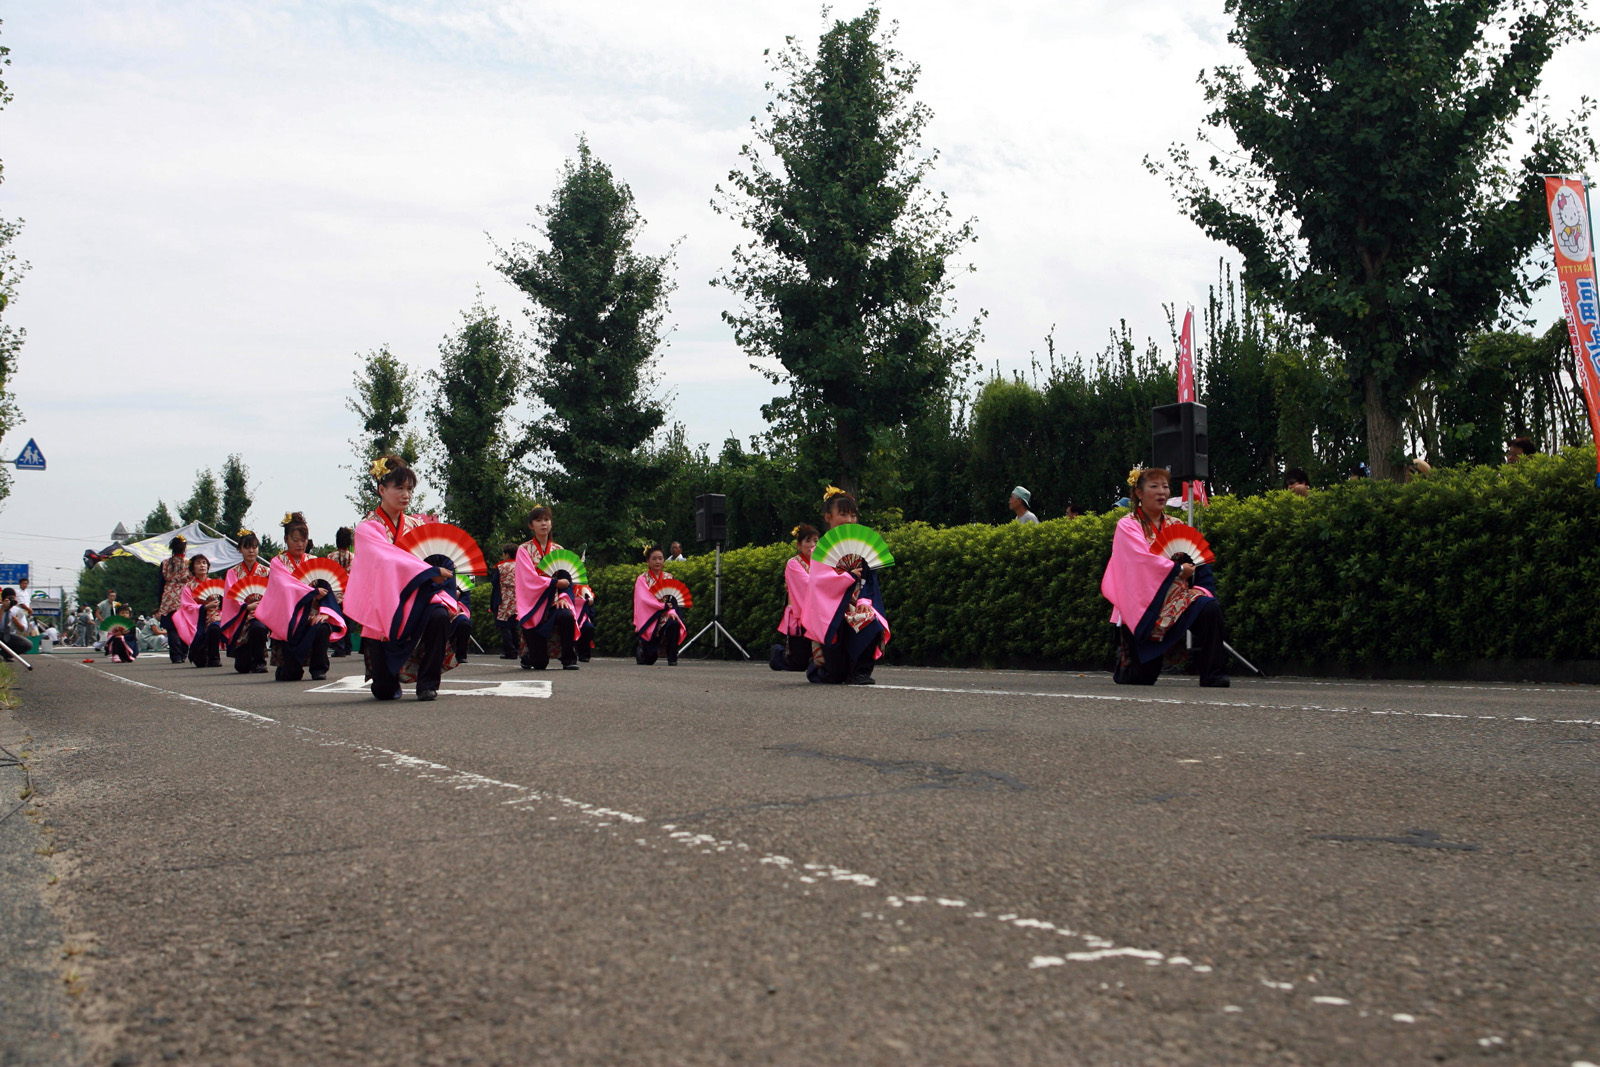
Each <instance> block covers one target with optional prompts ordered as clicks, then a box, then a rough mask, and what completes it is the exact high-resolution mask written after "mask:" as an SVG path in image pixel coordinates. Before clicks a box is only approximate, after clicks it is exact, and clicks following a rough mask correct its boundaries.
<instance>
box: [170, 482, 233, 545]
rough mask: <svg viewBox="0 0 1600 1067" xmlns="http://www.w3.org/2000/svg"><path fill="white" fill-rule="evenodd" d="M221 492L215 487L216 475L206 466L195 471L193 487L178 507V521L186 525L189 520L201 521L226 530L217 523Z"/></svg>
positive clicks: (219, 517)
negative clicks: (186, 498) (201, 469)
mask: <svg viewBox="0 0 1600 1067" xmlns="http://www.w3.org/2000/svg"><path fill="white" fill-rule="evenodd" d="M221 509H222V492H221V490H220V489H219V488H218V487H217V476H216V475H215V474H213V473H211V468H209V467H207V468H206V469H205V470H203V471H197V472H196V473H195V476H194V489H193V490H191V491H190V493H189V499H188V500H185V501H184V502H183V504H182V505H181V506H180V507H179V508H178V521H179V522H181V523H183V524H184V525H185V526H187V525H188V524H189V523H191V522H202V523H205V524H206V525H207V526H209V527H211V528H212V529H213V530H217V531H218V532H219V533H220V532H226V531H223V530H222V529H221V527H220V526H219V525H218V524H219V523H220V522H221V515H220V511H221Z"/></svg>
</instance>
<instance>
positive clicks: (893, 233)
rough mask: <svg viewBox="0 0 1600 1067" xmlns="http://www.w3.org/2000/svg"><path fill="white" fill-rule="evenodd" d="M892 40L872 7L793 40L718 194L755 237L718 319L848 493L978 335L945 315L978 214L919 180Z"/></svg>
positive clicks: (781, 427)
mask: <svg viewBox="0 0 1600 1067" xmlns="http://www.w3.org/2000/svg"><path fill="white" fill-rule="evenodd" d="M893 36H894V31H893V29H892V28H891V29H890V30H888V31H886V32H884V33H882V34H881V35H880V33H879V13H878V10H877V8H875V7H870V8H868V9H867V10H866V12H864V13H863V14H862V15H861V16H859V17H858V18H855V19H852V20H850V21H848V22H843V21H836V22H835V23H834V24H833V26H832V28H831V29H829V30H828V31H827V32H826V33H824V34H823V35H822V39H821V42H820V44H819V46H818V49H817V53H816V55H815V57H813V56H812V55H810V54H809V53H808V52H807V51H806V50H805V49H803V48H802V47H800V46H799V45H798V44H796V43H794V39H793V38H790V39H789V43H788V47H787V48H786V49H785V50H784V51H783V52H782V53H780V55H779V56H778V58H777V59H776V61H775V63H774V65H773V69H774V72H775V74H777V75H778V76H780V77H782V78H783V79H785V82H786V84H785V85H784V87H783V88H782V89H780V90H779V91H778V94H777V97H776V99H775V100H774V101H773V102H772V103H771V104H769V105H768V106H767V117H766V119H765V121H764V122H763V121H757V123H756V129H755V140H756V142H757V144H747V145H745V146H744V148H743V149H741V152H740V155H741V157H742V158H743V160H744V169H743V170H742V171H741V170H736V171H733V172H732V173H731V174H729V176H728V180H729V181H730V183H731V184H732V191H731V192H729V191H726V190H723V189H722V188H721V187H720V186H719V187H718V189H717V192H718V197H719V199H718V201H717V202H715V203H714V204H713V206H714V207H715V209H716V210H717V211H718V212H719V213H727V214H730V215H732V216H733V217H734V218H736V219H738V220H739V221H740V222H741V223H742V224H743V225H744V226H745V228H746V229H748V230H749V231H750V233H751V234H752V236H753V238H754V239H753V240H752V241H751V242H750V243H749V244H748V245H744V246H741V247H739V248H736V249H734V252H733V266H732V267H731V268H730V269H729V270H728V271H727V272H725V273H724V274H723V275H722V276H720V277H719V278H718V279H717V280H716V281H715V282H714V283H713V284H716V285H720V286H722V287H724V288H726V289H729V290H731V291H732V292H734V293H736V294H737V295H738V297H739V298H740V299H741V300H742V301H743V305H744V306H743V308H742V309H741V310H739V311H737V312H724V313H723V318H724V319H725V320H726V321H727V322H728V323H729V324H730V325H732V327H733V330H734V336H735V338H736V339H737V341H738V343H739V345H740V347H742V348H743V349H744V350H745V352H746V353H748V354H749V355H750V356H751V357H752V358H754V359H755V360H757V363H756V364H754V366H755V367H756V369H757V370H759V371H761V372H762V373H763V374H765V375H766V376H767V377H768V378H769V379H770V380H771V381H772V382H773V383H774V384H777V385H784V386H787V387H788V390H789V391H788V395H787V396H781V397H777V398H774V399H773V400H772V402H771V403H769V404H767V405H765V406H764V407H763V408H762V414H763V415H765V416H766V418H767V420H768V422H770V423H772V424H773V426H774V427H775V429H776V430H777V432H778V433H779V434H781V435H784V436H786V437H788V438H790V439H791V440H792V441H794V442H795V444H796V446H797V447H798V448H799V449H800V450H801V454H802V455H803V457H804V458H805V460H806V461H807V464H808V466H809V468H810V473H811V474H812V475H813V476H814V478H815V479H816V480H817V481H819V482H826V481H828V480H834V481H837V483H838V484H839V485H840V486H842V487H844V488H846V489H851V490H857V489H859V483H860V478H861V475H862V473H863V471H864V470H865V468H866V466H867V463H868V461H869V454H870V452H871V450H872V448H873V446H874V444H875V442H876V441H877V440H878V439H879V436H880V434H881V433H882V431H884V430H893V429H899V428H902V427H904V426H906V425H908V424H909V423H912V422H914V421H916V420H917V419H918V418H920V417H922V416H925V415H926V414H928V413H929V412H930V411H932V410H933V409H934V408H935V407H936V406H937V405H938V404H939V402H940V398H941V395H942V393H943V391H944V389H945V387H946V385H947V384H948V383H949V382H950V380H951V378H952V375H954V374H956V373H957V372H958V371H959V368H960V367H961V366H962V365H963V364H964V363H965V362H966V361H967V360H968V359H969V358H970V356H971V353H972V348H973V345H974V344H975V343H976V341H977V338H978V335H979V334H978V320H974V321H973V323H972V324H971V325H970V326H967V327H965V328H961V329H951V328H949V327H947V326H946V325H945V319H946V317H947V314H948V313H949V312H951V311H953V310H954V304H953V301H952V300H951V297H950V292H951V288H952V280H951V277H950V268H949V260H950V258H951V257H952V256H953V255H955V254H956V253H957V252H958V251H959V250H960V249H961V248H962V246H964V245H966V244H967V243H968V242H969V241H971V240H972V239H973V231H972V222H971V221H970V220H969V221H967V222H964V223H962V224H961V225H959V226H952V224H951V213H950V210H949V208H948V206H947V204H946V201H945V198H944V196H943V195H934V194H933V193H932V192H931V191H930V190H929V189H928V188H927V187H926V185H925V182H926V180H927V178H928V176H929V173H930V171H931V170H932V167H933V164H934V160H935V158H936V153H929V154H924V153H922V152H921V143H922V142H921V138H922V131H923V129H924V127H925V126H926V125H927V123H928V120H929V118H930V117H931V112H930V110H929V109H928V107H927V105H925V104H921V103H917V102H915V101H914V100H913V99H912V92H913V90H914V89H915V87H916V81H917V76H918V73H919V68H918V67H917V65H916V64H907V63H905V62H904V59H903V57H902V56H901V55H900V53H899V52H897V51H896V50H895V49H894V48H893ZM772 84H773V83H769V84H768V88H769V89H770V88H772ZM979 318H980V319H981V315H980V317H979Z"/></svg>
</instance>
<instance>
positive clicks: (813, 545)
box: [800, 537, 817, 560]
mask: <svg viewBox="0 0 1600 1067" xmlns="http://www.w3.org/2000/svg"><path fill="white" fill-rule="evenodd" d="M816 550H817V539H816V538H815V537H808V538H806V539H805V540H804V541H801V542H800V558H801V559H804V560H809V559H810V558H811V553H813V552H815V551H816Z"/></svg>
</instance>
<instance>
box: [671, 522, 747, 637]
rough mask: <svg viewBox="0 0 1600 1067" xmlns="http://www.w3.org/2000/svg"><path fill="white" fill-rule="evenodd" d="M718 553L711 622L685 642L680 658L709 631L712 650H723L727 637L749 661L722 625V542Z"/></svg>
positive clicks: (718, 543) (717, 549)
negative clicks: (723, 639) (723, 642)
mask: <svg viewBox="0 0 1600 1067" xmlns="http://www.w3.org/2000/svg"><path fill="white" fill-rule="evenodd" d="M716 553H717V570H716V575H717V577H716V582H715V584H714V585H713V586H712V589H713V593H712V600H711V621H710V622H708V623H706V624H705V625H704V626H702V627H700V632H699V633H697V634H695V635H694V636H693V637H691V638H689V640H687V641H685V642H684V643H683V647H682V648H680V649H678V654H679V655H680V656H681V655H683V653H685V652H687V651H688V650H689V646H690V645H692V644H694V643H695V642H696V641H698V640H700V638H702V637H704V636H705V632H706V631H707V630H710V631H711V647H712V648H721V647H722V638H724V637H726V638H727V639H728V644H730V645H732V646H733V647H734V648H737V649H738V650H739V655H741V656H743V657H744V658H745V659H749V658H750V653H748V652H746V651H745V650H744V646H743V645H741V644H740V643H739V642H738V641H737V640H735V639H734V636H733V635H732V634H730V633H729V632H728V628H727V627H726V626H724V625H722V542H721V541H718V542H717V543H716Z"/></svg>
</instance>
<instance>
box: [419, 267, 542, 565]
mask: <svg viewBox="0 0 1600 1067" xmlns="http://www.w3.org/2000/svg"><path fill="white" fill-rule="evenodd" d="M462 318H463V319H464V320H465V321H464V322H463V325H462V327H461V329H460V330H458V331H457V332H456V333H454V334H452V335H450V336H449V337H447V338H445V341H444V343H443V344H441V345H440V346H439V357H440V363H439V369H438V370H436V371H429V372H428V380H429V381H430V382H431V383H432V384H433V387H434V391H433V395H432V397H431V399H430V400H429V404H428V415H429V418H430V419H431V421H432V430H433V444H434V448H433V452H434V455H435V460H436V462H435V463H434V464H433V467H434V470H435V471H436V472H437V476H438V485H439V488H440V490H441V491H442V492H443V493H444V513H445V515H446V517H448V518H449V519H450V521H451V522H454V523H456V524H457V525H459V526H460V527H461V528H462V529H464V530H466V531H467V532H468V533H470V534H471V535H472V536H473V537H474V538H475V539H476V540H477V542H478V544H479V545H480V546H481V547H482V548H483V550H484V553H485V554H486V555H489V556H491V557H492V556H493V555H494V551H495V545H496V542H497V541H499V540H500V539H501V538H503V537H506V536H509V535H514V534H517V533H520V532H521V525H522V523H521V520H520V518H519V517H517V516H516V515H515V514H514V513H515V511H516V510H517V503H518V500H519V494H518V491H517V485H516V481H517V479H516V464H517V461H518V460H520V459H521V458H522V455H523V452H524V450H525V446H524V445H522V444H521V443H520V442H521V440H522V438H523V436H524V435H522V434H520V433H519V434H513V433H511V432H510V430H509V428H508V426H507V418H508V412H509V409H510V408H511V406H512V405H513V404H514V403H516V400H517V391H518V388H519V386H520V380H519V379H520V375H519V360H520V359H521V354H520V353H519V352H518V350H517V344H516V338H515V337H514V336H513V335H512V333H511V331H510V330H509V329H507V327H506V325H505V324H504V323H502V322H501V321H500V318H499V316H498V315H496V314H495V313H494V312H492V311H489V310H488V309H486V308H485V307H484V306H483V298H482V295H481V294H480V296H479V298H478V301H477V303H475V304H474V305H473V306H472V309H471V310H470V311H467V312H464V313H463V315H462Z"/></svg>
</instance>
